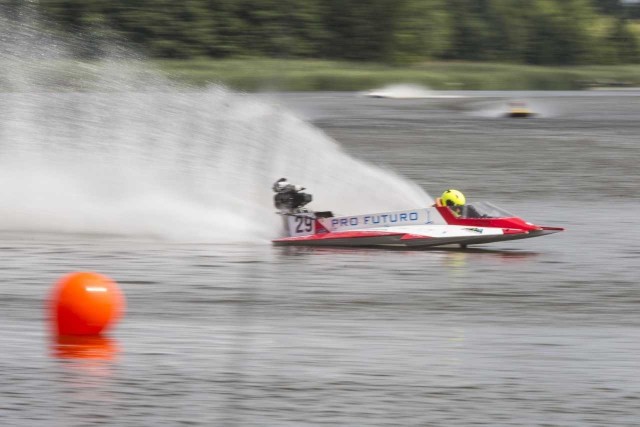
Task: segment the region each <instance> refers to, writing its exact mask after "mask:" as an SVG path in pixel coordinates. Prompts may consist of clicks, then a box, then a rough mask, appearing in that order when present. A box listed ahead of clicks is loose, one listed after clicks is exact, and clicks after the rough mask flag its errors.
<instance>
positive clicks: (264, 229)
mask: <svg viewBox="0 0 640 427" xmlns="http://www.w3.org/2000/svg"><path fill="white" fill-rule="evenodd" d="M5 21H6V20H5ZM37 27H38V22H28V23H25V22H22V23H19V24H15V23H14V24H8V23H7V22H0V40H1V42H0V43H1V45H0V51H2V52H3V56H2V58H1V60H2V63H3V68H4V69H7V70H9V71H8V73H6V74H5V76H4V79H3V80H2V81H1V82H0V85H2V90H3V91H4V92H5V94H4V95H3V97H2V100H1V101H0V150H1V151H0V229H3V230H27V231H48V232H50V231H53V232H65V233H67V232H68V233H107V234H124V235H129V236H156V237H161V238H168V239H176V240H183V241H184V240H186V241H193V240H199V241H211V242H238V241H265V240H268V239H270V238H272V237H274V236H275V235H276V234H277V231H278V228H279V226H280V222H279V220H278V218H277V216H276V215H274V209H273V207H272V193H271V183H272V182H273V181H274V180H275V179H277V178H279V177H281V176H286V177H287V178H289V179H290V180H292V181H295V182H296V183H299V184H302V185H304V186H306V187H307V188H308V190H309V192H311V193H313V195H314V202H313V204H312V206H311V207H312V208H316V209H320V210H326V209H332V210H334V211H337V212H344V213H349V214H351V213H353V214H356V213H364V212H367V211H375V210H392V209H404V208H412V207H415V206H420V205H424V204H427V203H429V202H430V201H431V199H430V197H429V196H428V195H427V194H426V193H424V192H423V191H422V190H421V189H420V188H418V187H417V186H416V185H414V184H413V183H411V182H408V181H407V180H405V179H402V178H400V177H399V176H397V175H395V174H394V173H392V172H389V171H385V170H382V169H380V168H376V167H373V166H371V165H369V164H366V163H363V162H361V161H358V160H356V159H354V158H352V157H350V156H348V155H347V154H345V153H344V152H343V151H342V150H341V148H340V146H339V145H338V144H337V143H335V141H333V140H332V139H331V138H329V137H328V136H326V135H325V134H324V133H322V132H321V131H320V130H318V129H316V128H314V127H312V126H311V125H309V124H307V123H305V122H304V121H302V120H300V119H299V118H297V117H296V116H295V115H293V114H292V113H289V112H286V111H283V110H282V108H281V107H279V106H277V105H269V104H266V103H264V102H260V101H258V100H257V99H256V98H254V97H252V96H250V95H242V94H237V93H233V92H231V91H229V90H227V89H225V88H223V87H220V86H211V87H208V88H205V89H199V90H193V89H188V88H184V87H180V86H177V85H176V84H175V83H172V82H170V81H168V80H166V79H165V78H163V77H162V76H160V75H159V74H158V73H156V72H154V71H153V70H151V69H149V68H148V67H147V66H146V65H145V63H144V62H142V61H136V60H133V59H132V58H133V57H134V55H130V54H129V55H125V56H122V55H120V53H118V54H117V55H116V54H113V55H108V56H105V57H102V58H100V59H99V60H96V61H92V62H90V63H78V62H75V61H74V60H72V59H71V58H73V55H72V53H73V52H72V50H73V46H74V43H72V42H69V43H68V44H65V42H63V41H60V40H57V41H55V42H53V41H52V40H53V39H51V38H49V36H47V35H46V34H43V33H41V32H38V31H36V30H35V28H37ZM102 50H103V51H109V49H106V48H105V49H102ZM34 56H36V57H38V58H39V59H38V60H37V61H36V60H34ZM61 67H62V68H63V69H64V73H63V74H64V78H60V77H59V76H60V73H61V69H62V68H61ZM51 76H58V77H56V78H50V77H51Z"/></svg>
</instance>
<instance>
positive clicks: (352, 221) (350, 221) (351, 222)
mask: <svg viewBox="0 0 640 427" xmlns="http://www.w3.org/2000/svg"><path fill="white" fill-rule="evenodd" d="M349 223H350V224H351V225H358V218H350V219H349Z"/></svg>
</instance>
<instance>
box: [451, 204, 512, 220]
mask: <svg viewBox="0 0 640 427" xmlns="http://www.w3.org/2000/svg"><path fill="white" fill-rule="evenodd" d="M449 209H451V210H452V211H453V212H454V214H456V215H459V217H460V218H513V217H515V215H513V214H512V213H510V212H507V211H505V210H504V209H502V208H499V207H497V206H496V205H493V204H491V203H489V202H476V203H471V204H468V205H464V206H462V209H461V212H459V213H458V212H456V211H455V207H450V208H449Z"/></svg>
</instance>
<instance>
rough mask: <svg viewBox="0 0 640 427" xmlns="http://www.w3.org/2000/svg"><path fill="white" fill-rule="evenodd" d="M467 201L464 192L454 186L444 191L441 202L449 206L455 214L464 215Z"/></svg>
mask: <svg viewBox="0 0 640 427" xmlns="http://www.w3.org/2000/svg"><path fill="white" fill-rule="evenodd" d="M466 201H467V199H466V198H465V197H464V194H462V192H460V191H458V190H454V189H452V188H450V189H448V190H445V191H444V193H442V196H440V203H442V204H443V205H444V206H448V207H449V209H450V210H451V212H453V214H454V215H455V216H461V215H462V207H463V206H464V204H465V203H466Z"/></svg>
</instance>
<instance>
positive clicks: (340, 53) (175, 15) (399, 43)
mask: <svg viewBox="0 0 640 427" xmlns="http://www.w3.org/2000/svg"><path fill="white" fill-rule="evenodd" d="M627 1H628V0H627ZM12 2H13V3H14V4H15V5H16V7H20V4H21V3H22V4H23V3H24V0H5V4H9V5H10V4H11V3H12ZM35 7H36V8H37V13H38V15H39V16H40V18H41V21H42V22H46V23H47V26H48V27H52V26H53V27H54V28H56V31H58V32H61V33H73V34H76V35H78V34H81V35H86V36H87V37H86V39H87V40H94V41H95V40H104V39H109V38H116V39H120V40H127V41H128V42H130V43H133V44H135V45H137V47H138V48H139V49H141V51H142V52H144V53H145V54H146V55H148V56H150V57H154V58H202V57H210V58H229V57H234V58H237V57H255V56H266V57H275V58H287V59H291V58H325V59H337V60H356V61H376V62H383V63H389V64H402V63H415V62H420V61H425V60H472V61H503V62H514V63H526V64H545V65H577V64H617V63H633V62H638V61H639V60H640V48H639V40H640V20H637V19H638V18H640V5H638V4H635V3H626V2H623V1H619V0H180V1H176V0H108V1H107V0H40V1H39V2H37V3H36V6H35ZM9 9H10V8H9ZM9 9H7V8H5V11H4V13H8V10H9ZM92 52H93V53H94V52H95V50H94V49H90V48H89V49H85V50H84V51H82V52H81V53H80V54H81V55H84V56H91V55H92Z"/></svg>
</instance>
